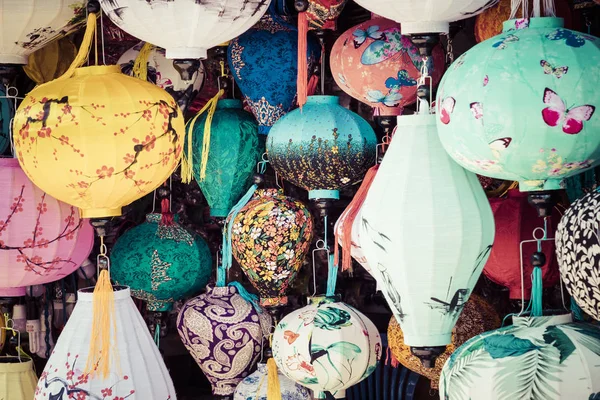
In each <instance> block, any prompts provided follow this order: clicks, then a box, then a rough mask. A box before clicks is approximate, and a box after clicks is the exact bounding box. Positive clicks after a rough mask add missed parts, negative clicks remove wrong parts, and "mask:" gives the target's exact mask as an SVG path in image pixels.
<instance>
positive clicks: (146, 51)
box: [132, 42, 155, 81]
mask: <svg viewBox="0 0 600 400" xmlns="http://www.w3.org/2000/svg"><path fill="white" fill-rule="evenodd" d="M154 49H155V46H154V45H153V44H152V43H148V42H145V43H144V45H143V46H142V48H141V49H140V52H139V53H138V55H137V57H136V58H135V61H134V62H133V71H132V72H133V76H134V77H136V78H139V79H141V80H143V81H146V80H148V61H149V59H150V55H151V54H152V51H153V50H154Z"/></svg>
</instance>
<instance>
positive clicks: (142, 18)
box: [100, 0, 270, 58]
mask: <svg viewBox="0 0 600 400" xmlns="http://www.w3.org/2000/svg"><path fill="white" fill-rule="evenodd" d="M269 3H270V0H265V1H259V2H248V1H246V0H233V1H232V0H216V1H211V2H199V1H195V0H183V1H181V0H178V1H168V2H162V1H161V2H150V3H149V2H141V1H138V0H100V5H101V6H102V9H103V10H104V12H105V13H106V15H108V17H109V18H110V19H111V21H112V22H114V23H115V25H117V26H118V27H119V28H121V29H123V30H124V31H125V32H127V33H129V34H130V35H133V36H135V37H137V38H139V39H141V40H143V41H145V42H150V43H152V44H155V45H157V46H159V47H162V48H164V49H166V54H165V55H166V57H167V58H206V57H207V50H208V49H210V48H212V47H215V46H218V45H220V44H221V43H224V42H227V41H229V40H231V39H233V38H235V37H237V36H239V35H241V34H242V33H244V32H245V31H247V30H248V29H249V28H251V27H252V25H254V24H255V23H256V22H257V21H258V20H259V19H260V17H262V15H263V14H264V13H265V12H266V11H267V8H268V6H269Z"/></svg>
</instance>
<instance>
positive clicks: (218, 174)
mask: <svg viewBox="0 0 600 400" xmlns="http://www.w3.org/2000/svg"><path fill="white" fill-rule="evenodd" d="M206 120H207V116H206V114H203V115H202V117H201V118H199V119H198V120H197V121H196V122H195V123H194V125H193V126H190V127H189V128H188V132H187V134H188V135H192V141H193V143H192V146H193V147H192V149H193V150H192V151H193V158H192V160H193V173H194V178H195V179H196V182H198V185H199V186H200V189H201V190H202V194H204V197H205V198H206V201H207V202H208V206H209V207H210V215H211V216H212V217H221V218H224V217H227V214H229V210H231V208H232V207H233V206H234V205H235V204H236V203H237V202H238V200H239V199H240V198H241V197H242V195H243V194H244V193H245V192H246V190H248V187H249V186H250V185H251V179H252V176H253V174H254V172H255V170H256V165H257V163H258V161H259V160H260V159H261V156H262V154H263V152H264V150H263V146H262V145H261V144H260V140H259V137H258V125H257V124H256V121H255V120H254V118H253V117H252V114H250V113H248V112H246V111H244V110H243V109H242V102H241V101H239V100H231V99H226V100H219V102H218V103H217V109H216V111H215V113H214V115H213V116H212V120H211V123H210V145H209V148H208V158H207V159H206V165H205V176H204V178H203V177H202V174H201V173H200V171H201V169H202V165H201V164H202V152H203V142H204V140H205V139H204V133H205V125H206Z"/></svg>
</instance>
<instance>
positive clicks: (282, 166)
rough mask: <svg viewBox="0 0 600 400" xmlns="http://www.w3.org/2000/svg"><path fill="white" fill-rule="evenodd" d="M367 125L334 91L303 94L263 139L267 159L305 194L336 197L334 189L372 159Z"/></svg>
mask: <svg viewBox="0 0 600 400" xmlns="http://www.w3.org/2000/svg"><path fill="white" fill-rule="evenodd" d="M376 144H377V138H376V137H375V132H374V131H373V128H371V125H369V123H368V122H367V121H365V120H364V119H362V118H361V117H360V116H358V115H357V114H355V113H353V112H352V111H350V110H348V109H346V108H344V107H342V106H341V105H340V104H339V99H338V97H336V96H309V97H308V100H307V102H306V104H305V105H304V107H303V109H302V110H300V109H297V110H294V111H292V112H290V113H289V114H286V115H285V116H283V117H282V118H281V119H280V120H279V121H278V122H277V123H276V124H275V125H274V126H273V128H272V129H271V131H270V133H269V137H268V138H267V153H268V155H269V162H270V163H271V165H272V166H273V168H275V171H277V173H279V174H280V175H281V176H282V177H283V178H284V179H286V180H288V181H290V182H292V183H293V184H295V185H297V186H300V187H301V188H303V189H306V190H308V196H309V198H310V199H328V198H330V199H338V198H339V192H338V189H340V188H342V187H344V186H347V185H350V184H352V183H355V182H357V181H359V180H360V179H362V177H363V176H364V174H365V173H366V172H367V170H368V169H369V167H371V166H372V165H373V164H374V163H375V146H376Z"/></svg>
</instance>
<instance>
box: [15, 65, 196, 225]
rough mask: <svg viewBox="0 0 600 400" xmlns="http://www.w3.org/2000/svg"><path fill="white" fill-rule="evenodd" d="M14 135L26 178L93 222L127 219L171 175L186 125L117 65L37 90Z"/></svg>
mask: <svg viewBox="0 0 600 400" xmlns="http://www.w3.org/2000/svg"><path fill="white" fill-rule="evenodd" d="M13 129H14V141H15V151H16V153H17V155H18V158H19V162H20V163H21V166H22V167H23V170H24V171H25V173H26V174H27V176H29V178H30V179H31V180H32V181H33V182H34V183H35V184H36V185H37V186H38V187H39V188H40V189H42V190H43V191H45V192H47V193H48V194H50V195H52V196H54V197H56V198H57V199H59V200H61V201H64V202H65V203H68V204H71V205H74V206H77V207H79V208H80V209H81V213H82V216H83V217H86V218H94V217H107V216H115V215H121V207H123V206H126V205H128V204H129V203H131V202H132V201H134V200H136V199H138V198H140V197H142V196H144V195H146V194H147V193H150V192H151V191H152V190H154V189H156V188H157V187H158V186H159V185H160V184H162V183H163V182H164V181H165V180H166V179H167V178H168V177H169V175H171V173H172V172H173V170H174V169H175V168H176V167H177V165H178V164H179V158H180V156H181V149H182V143H183V133H184V124H183V117H182V115H181V111H180V110H179V107H177V104H176V103H175V101H174V100H173V98H172V97H171V96H170V95H169V94H168V93H166V92H165V91H164V90H162V89H160V88H158V87H156V86H154V85H152V84H151V83H148V82H143V81H141V80H140V79H136V78H132V77H129V76H126V75H123V74H122V73H121V72H120V69H119V67H117V66H95V67H85V68H78V69H77V70H76V71H75V75H74V76H73V77H72V78H68V79H59V80H54V81H52V82H49V83H47V84H45V85H41V86H38V87H36V88H35V89H34V90H32V91H31V92H30V93H29V94H28V95H27V97H26V98H25V100H23V102H22V103H21V105H20V106H19V109H18V110H17V114H16V115H15V120H14V124H13Z"/></svg>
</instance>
